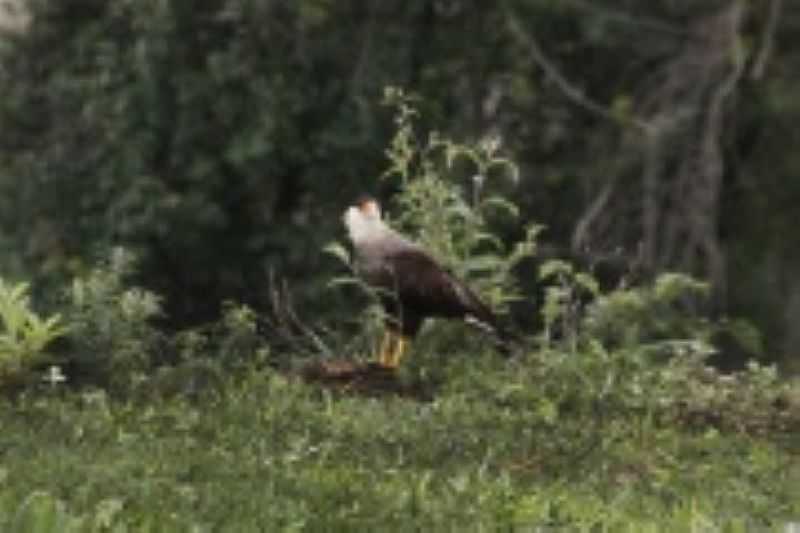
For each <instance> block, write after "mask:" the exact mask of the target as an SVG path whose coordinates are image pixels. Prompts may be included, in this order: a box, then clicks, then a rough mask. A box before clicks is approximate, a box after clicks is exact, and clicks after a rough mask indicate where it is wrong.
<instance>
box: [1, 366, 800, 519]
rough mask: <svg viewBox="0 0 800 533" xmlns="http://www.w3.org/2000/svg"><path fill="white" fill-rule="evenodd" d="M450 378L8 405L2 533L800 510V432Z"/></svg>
mask: <svg viewBox="0 0 800 533" xmlns="http://www.w3.org/2000/svg"><path fill="white" fill-rule="evenodd" d="M418 370H419V369H418V368H416V369H415V368H414V366H413V364H412V365H410V368H409V369H404V376H403V377H404V379H407V380H411V379H420V378H419V375H420V374H419V371H418ZM442 372H443V373H444V374H447V373H450V374H452V375H448V376H446V377H447V378H448V379H447V380H446V381H445V382H444V384H443V385H440V386H439V388H438V389H437V390H436V392H435V395H434V399H433V400H432V401H428V402H419V401H415V400H412V399H402V398H396V397H383V398H366V397H361V396H354V395H345V394H340V393H332V392H330V391H327V390H321V389H319V388H317V387H314V386H311V385H306V384H304V383H302V382H300V381H299V380H296V379H293V378H287V377H285V376H283V375H279V374H276V373H272V372H270V371H252V372H250V373H248V374H246V375H245V376H244V377H240V378H237V379H233V378H229V379H227V381H226V384H225V385H223V386H222V387H221V388H219V389H218V390H214V391H211V390H209V391H208V392H206V393H204V394H202V395H200V397H199V398H195V399H189V398H187V397H183V396H177V397H172V398H171V399H164V398H160V397H159V396H157V395H153V396H151V397H149V398H146V399H139V400H136V401H125V402H123V401H120V400H112V399H109V398H107V397H106V396H105V394H103V393H100V392H79V391H68V390H61V389H55V390H54V391H52V392H50V393H47V394H44V395H43V394H38V395H37V396H35V397H34V396H31V397H29V398H18V399H16V400H13V401H12V400H2V401H1V402H0V424H2V433H0V454H1V455H0V458H2V462H0V530H2V531H26V532H27V531H69V530H70V528H72V530H74V531H92V530H96V531H105V530H113V531H148V530H149V531H258V530H265V531H281V530H287V531H291V530H312V531H314V530H327V531H330V530H349V531H369V530H375V531H377V530H380V531H412V530H414V529H415V528H416V529H420V530H430V531H434V530H435V531H451V530H459V531H461V530H463V531H495V530H509V531H511V530H516V531H526V530H528V531H530V530H534V528H536V527H537V526H549V527H569V528H575V529H586V530H588V529H591V530H613V531H617V530H621V531H647V530H650V531H688V530H695V531H702V530H710V529H714V528H716V529H715V530H722V531H744V530H750V529H753V528H759V529H761V528H775V529H776V530H779V529H778V528H779V527H780V524H781V523H783V522H784V521H786V520H790V519H792V518H794V519H797V517H800V498H798V497H797V494H798V493H797V487H800V456H798V450H797V448H795V449H791V448H789V447H787V446H786V442H789V443H791V442H792V439H790V438H789V439H786V438H784V439H783V441H782V439H781V438H779V437H780V436H779V435H762V436H758V437H756V436H751V435H748V434H747V433H743V432H735V431H719V430H717V429H714V428H713V427H711V426H709V427H699V428H693V429H687V428H686V427H682V426H676V425H675V424H665V423H663V422H659V421H657V420H656V419H655V418H654V417H645V416H640V415H635V414H632V413H631V412H628V413H623V412H614V411H610V410H606V408H605V407H604V406H602V405H601V406H596V409H597V412H594V413H590V412H586V411H582V410H581V409H572V410H570V409H569V408H565V407H559V408H558V412H557V413H554V412H552V409H551V408H549V407H547V406H548V403H547V402H545V401H543V399H542V395H543V394H546V392H543V391H546V390H547V389H546V387H540V386H537V383H535V382H534V381H533V379H534V377H535V375H534V370H533V369H531V368H530V367H528V366H526V365H524V364H523V365H512V366H505V365H504V364H503V363H502V362H500V361H496V360H494V359H489V358H487V360H485V361H484V360H469V359H466V358H464V359H457V358H453V359H452V360H451V362H450V363H449V364H447V365H444V369H443V370H442ZM455 376H458V378H457V379H456V378H455ZM782 442H783V444H782ZM720 528H721V529H720Z"/></svg>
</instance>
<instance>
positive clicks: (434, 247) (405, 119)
mask: <svg viewBox="0 0 800 533" xmlns="http://www.w3.org/2000/svg"><path fill="white" fill-rule="evenodd" d="M384 104H385V105H387V106H390V107H392V108H394V109H395V122H396V124H397V130H396V132H395V134H394V137H393V139H392V141H391V143H390V146H389V148H388V150H387V157H388V159H389V163H390V164H389V168H388V169H387V170H386V171H385V172H384V174H383V175H382V176H381V179H383V180H397V181H399V193H398V194H397V195H396V196H395V197H394V198H393V199H392V200H393V205H394V206H396V207H397V209H396V211H392V213H395V212H396V213H397V214H396V215H395V216H394V217H392V216H391V213H390V218H391V219H392V222H393V223H394V224H395V225H397V226H399V227H400V228H402V229H403V230H405V231H406V232H407V233H409V234H411V235H414V236H415V237H416V239H417V240H419V242H420V243H422V244H423V245H424V246H425V247H426V248H427V249H429V250H431V251H432V253H433V254H434V255H436V257H437V258H438V259H439V260H441V261H442V262H443V263H444V264H445V265H446V266H447V267H448V268H450V269H451V270H452V271H453V272H455V273H456V274H457V275H458V276H459V277H461V278H463V279H466V280H468V281H469V282H470V283H471V284H472V285H473V286H475V287H476V288H477V289H478V291H479V292H480V293H481V294H482V296H483V297H484V298H485V299H486V300H487V301H488V302H489V303H490V305H492V307H494V308H495V309H500V310H505V309H506V308H507V305H508V303H510V302H512V301H514V300H518V299H520V298H521V297H522V295H521V292H520V289H519V284H518V282H517V279H516V276H515V275H514V273H513V270H514V268H515V267H516V266H518V265H519V263H520V262H521V261H522V260H524V259H526V258H529V257H531V256H533V255H534V254H535V252H536V237H537V236H538V235H539V233H540V232H541V230H542V229H543V226H541V225H538V224H529V225H527V226H526V228H525V232H524V236H523V238H522V239H521V240H519V241H517V242H515V243H514V244H513V245H512V246H510V247H509V246H507V245H506V243H505V242H503V240H502V239H501V237H500V235H499V234H498V233H497V231H496V228H495V227H493V225H492V222H493V221H495V220H498V219H502V220H504V221H508V220H509V219H511V220H513V221H518V218H519V214H520V211H519V207H518V206H517V205H516V204H515V203H514V201H513V200H511V199H510V198H508V197H507V196H504V195H502V194H500V193H499V192H496V191H497V190H498V189H496V188H494V187H493V185H494V184H495V182H498V181H499V180H502V179H507V180H510V181H511V182H513V183H514V184H516V183H517V182H518V181H519V170H518V168H517V166H516V164H515V163H514V162H513V161H512V160H511V159H509V158H507V157H505V156H504V155H502V150H501V146H502V145H501V142H500V140H499V139H498V138H496V137H489V138H485V139H482V140H480V141H478V142H459V141H456V140H453V139H449V138H446V137H444V136H442V135H441V134H440V133H438V132H435V131H434V132H430V133H429V134H428V135H427V138H424V137H421V136H420V134H419V132H418V131H417V122H416V121H417V118H418V112H417V109H416V107H415V104H416V103H415V99H414V97H413V96H410V95H408V94H407V93H405V92H404V91H403V90H401V89H398V88H393V87H390V88H387V89H386V91H385V93H384Z"/></svg>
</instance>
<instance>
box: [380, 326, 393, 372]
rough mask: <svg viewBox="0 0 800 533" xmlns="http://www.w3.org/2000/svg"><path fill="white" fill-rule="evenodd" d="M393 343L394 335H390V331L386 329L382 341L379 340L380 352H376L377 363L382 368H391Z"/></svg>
mask: <svg viewBox="0 0 800 533" xmlns="http://www.w3.org/2000/svg"><path fill="white" fill-rule="evenodd" d="M393 341H394V334H393V333H392V330H391V329H387V330H386V331H385V332H384V333H383V339H381V347H380V351H379V352H378V362H379V363H380V364H381V365H382V366H391V357H392V344H393Z"/></svg>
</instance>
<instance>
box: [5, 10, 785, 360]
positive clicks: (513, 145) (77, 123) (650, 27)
mask: <svg viewBox="0 0 800 533" xmlns="http://www.w3.org/2000/svg"><path fill="white" fill-rule="evenodd" d="M20 6H22V7H21V9H22V11H17V12H16V14H6V15H5V16H4V22H3V28H4V29H3V37H2V39H0V249H1V250H2V251H0V267H2V270H1V271H0V272H2V275H3V276H5V277H12V278H16V279H25V280H30V281H32V282H34V286H35V287H36V289H37V291H38V294H37V297H38V299H39V301H41V302H47V301H51V300H54V299H56V298H58V294H59V291H58V290H57V288H58V287H61V286H63V283H64V280H67V279H70V278H71V277H72V276H76V275H80V274H82V273H85V272H86V271H87V270H88V269H90V268H91V267H92V266H93V265H94V264H95V262H96V261H97V260H98V258H100V257H102V256H103V255H104V253H105V251H106V250H107V249H108V248H109V247H110V246H114V245H123V246H125V247H127V248H129V249H131V250H132V251H134V252H135V253H136V254H137V256H138V257H139V258H140V263H139V269H138V276H139V277H140V281H141V282H142V283H144V284H145V285H147V286H148V287H150V288H152V289H155V290H157V291H158V292H159V293H160V294H162V295H163V296H164V298H165V305H166V309H167V313H168V314H167V317H168V318H167V321H168V325H169V326H173V327H182V326H186V325H190V324H197V323H200V322H204V321H207V320H211V319H213V318H215V317H216V316H217V315H218V313H219V311H220V309H221V304H222V302H223V301H225V300H235V301H239V302H243V303H247V304H249V305H251V306H253V307H254V308H255V309H257V310H266V309H267V308H268V303H269V282H268V280H269V279H270V276H271V275H273V276H274V277H276V278H278V279H285V280H287V281H288V283H289V285H290V287H292V290H293V292H294V295H295V299H296V302H297V306H298V309H299V310H300V313H301V314H302V316H304V317H305V319H306V320H309V321H311V322H313V321H314V320H316V319H317V318H322V317H325V316H331V315H341V314H342V313H343V311H347V310H348V309H349V307H348V306H352V305H353V304H352V302H350V301H349V300H348V299H346V298H342V297H341V295H339V294H338V293H336V292H335V291H330V290H327V289H326V284H327V283H328V281H329V280H330V279H331V277H332V276H334V275H336V273H337V272H339V271H340V269H341V267H340V265H338V264H337V263H336V261H334V260H333V259H332V258H330V257H329V256H327V255H326V254H324V253H323V252H322V249H323V247H324V246H325V245H326V244H327V243H328V242H330V241H332V240H341V239H343V238H344V234H343V229H342V227H341V224H340V216H341V213H342V211H343V210H344V209H345V207H346V206H347V205H348V203H349V202H350V201H351V200H352V199H353V198H355V197H356V196H357V195H358V194H360V193H362V192H371V193H373V194H375V195H377V196H378V197H379V198H380V199H382V200H383V201H384V202H387V203H388V205H389V206H391V199H392V195H393V193H394V192H395V191H396V184H393V183H392V182H391V181H385V180H384V181H381V180H379V179H378V177H379V176H380V175H381V173H382V172H383V171H384V170H385V169H386V166H387V163H386V159H385V155H384V151H385V149H386V146H387V144H388V142H389V141H390V139H391V137H392V133H393V131H394V124H393V121H392V111H391V110H390V109H387V108H385V107H383V106H381V99H382V94H383V91H384V88H385V87H386V86H398V87H402V88H404V89H405V90H406V91H409V92H413V93H415V94H416V95H418V96H419V102H420V103H419V106H420V111H421V116H422V122H423V126H424V127H426V128H430V129H435V130H439V131H442V132H443V133H444V134H446V135H448V136H450V137H453V138H455V139H460V140H465V141H473V140H477V139H482V138H486V137H494V138H498V139H500V140H501V143H502V152H503V153H504V154H506V155H508V156H509V157H512V158H513V159H514V160H516V161H517V162H518V163H519V164H520V170H521V172H520V179H519V181H518V182H517V183H513V182H511V181H507V182H502V181H498V182H497V185H496V186H497V187H500V188H504V190H503V191H501V192H502V193H504V194H507V195H510V196H513V198H514V200H515V201H516V202H517V203H518V204H519V205H520V207H521V208H522V213H523V214H522V217H521V218H522V220H523V221H525V222H529V221H536V222H540V223H542V224H545V225H546V227H547V229H546V231H545V232H544V233H543V234H542V237H541V245H542V255H543V256H544V257H569V258H572V259H575V260H576V261H577V262H579V263H580V264H582V265H584V266H585V267H586V268H590V267H593V268H595V269H596V271H597V273H598V276H600V277H601V279H602V281H604V282H605V283H607V284H612V285H613V284H615V283H617V282H618V281H619V279H621V278H623V277H626V278H631V279H646V278H649V277H651V276H652V275H653V274H655V273H658V272H662V271H666V270H677V271H683V272H688V273H691V274H693V275H696V276H697V277H699V278H702V279H706V280H708V281H709V282H710V283H711V285H712V287H713V296H712V299H711V302H710V305H709V306H708V309H707V312H708V313H709V314H710V315H713V316H716V317H720V316H730V317H738V318H743V319H747V320H749V321H751V322H752V323H753V324H754V325H756V326H757V327H758V328H759V330H760V331H761V333H762V338H763V344H764V351H763V353H762V354H752V353H751V354H747V353H746V350H743V349H741V348H740V349H738V350H730V351H723V357H727V358H729V361H726V362H728V363H731V364H733V363H734V362H735V361H733V359H737V358H741V357H744V356H746V355H757V356H759V357H762V358H764V359H766V360H771V361H780V362H783V363H786V364H787V366H789V367H795V368H796V367H797V364H798V354H800V328H798V327H796V325H797V324H798V323H800V232H798V231H797V223H798V217H799V216H800V208H799V207H798V206H800V150H799V149H798V146H800V145H798V141H800V126H798V124H799V123H800V48H798V45H799V44H800V4H797V3H796V2H789V1H781V0H762V1H744V0H718V1H717V0H706V1H696V0H691V1H690V0H683V1H681V0H653V1H648V2H643V1H641V0H614V1H612V0H592V1H585V0H505V1H498V2H480V1H475V0H416V1H410V2H409V1H395V0H385V1H380V2H377V1H372V2H370V1H364V0H337V1H332V0H303V1H286V0H283V1H279V0H249V1H248V0H217V1H202V0H200V1H198V0H136V1H127V0H115V1H108V0H59V1H57V2H56V1H52V0H30V1H27V2H20V5H18V6H17V9H20ZM12 15H13V16H12ZM521 231H522V228H514V227H511V228H507V237H508V238H509V239H513V238H517V237H519V235H518V233H519V232H521ZM531 281H533V275H531ZM531 291H532V295H533V294H535V291H534V290H533V289H531ZM533 300H535V296H532V301H533ZM43 305H44V304H43ZM520 320H521V322H522V323H524V322H525V317H521V319H520Z"/></svg>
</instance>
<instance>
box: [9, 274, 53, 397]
mask: <svg viewBox="0 0 800 533" xmlns="http://www.w3.org/2000/svg"><path fill="white" fill-rule="evenodd" d="M28 289H29V286H28V284H27V283H17V284H9V283H7V282H6V281H5V280H3V279H2V278H0V323H1V326H2V328H1V329H0V384H2V383H3V382H4V381H6V380H18V379H19V378H23V377H24V375H25V374H26V373H27V372H29V371H31V370H32V369H33V368H34V367H35V366H36V365H38V364H40V363H42V362H44V361H45V360H46V357H47V356H46V352H45V348H46V347H47V345H48V344H50V343H51V342H52V341H53V340H55V339H56V338H58V337H60V336H62V335H63V334H64V333H66V328H65V327H64V325H63V324H62V320H61V316H60V315H58V314H56V315H53V316H50V317H48V318H42V317H40V316H39V315H37V314H36V313H35V312H33V311H32V310H31V308H30V298H29V296H28Z"/></svg>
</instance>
